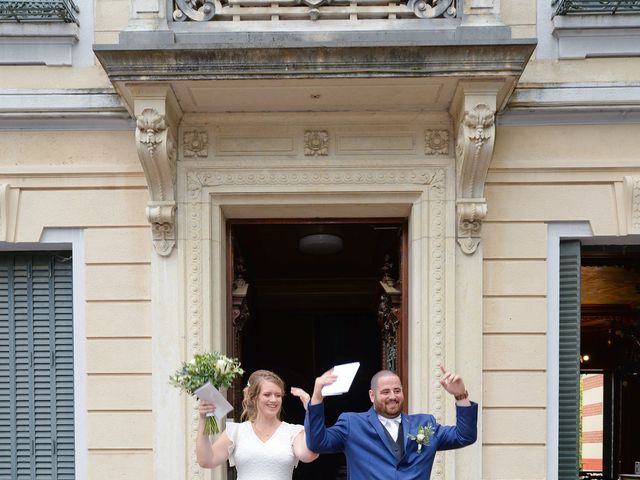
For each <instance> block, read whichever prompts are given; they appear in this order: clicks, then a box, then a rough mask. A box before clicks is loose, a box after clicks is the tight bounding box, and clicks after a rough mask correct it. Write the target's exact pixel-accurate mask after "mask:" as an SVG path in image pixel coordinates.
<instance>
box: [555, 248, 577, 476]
mask: <svg viewBox="0 0 640 480" xmlns="http://www.w3.org/2000/svg"><path fill="white" fill-rule="evenodd" d="M559 322H560V325H559V348H560V351H559V361H560V366H559V367H560V368H559V373H560V375H559V377H560V385H559V405H558V407H559V410H558V480H576V479H577V478H578V471H579V458H578V435H579V421H580V418H579V415H580V406H579V402H580V242H579V241H577V240H570V241H562V242H560V316H559Z"/></svg>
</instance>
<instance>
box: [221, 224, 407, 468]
mask: <svg viewBox="0 0 640 480" xmlns="http://www.w3.org/2000/svg"><path fill="white" fill-rule="evenodd" d="M317 232H323V234H328V235H334V236H336V237H339V239H340V241H341V243H342V247H341V249H340V250H339V251H336V252H333V253H329V254H314V253H309V252H305V251H302V250H301V242H300V240H301V239H302V238H305V237H309V236H310V235H315V234H317ZM406 237H407V228H406V221H405V220H404V219H400V220H398V219H392V220H366V221H365V220H349V221H343V220H339V221H337V220H336V221H327V220H323V221H322V223H320V222H318V221H304V220H300V221H292V220H287V221H270V222H265V221H253V222H251V221H249V222H248V221H243V222H229V224H228V251H229V256H228V261H229V263H228V264H229V271H228V282H229V283H228V285H229V288H228V292H229V293H228V304H229V305H230V308H229V322H228V325H227V332H228V339H227V345H228V351H229V352H231V354H232V355H234V356H237V357H238V358H239V359H240V360H241V362H242V365H243V368H244V369H245V371H246V375H245V378H244V379H243V380H242V382H238V384H237V385H236V386H235V388H234V389H233V391H232V392H231V396H232V398H233V403H234V406H235V408H236V413H235V415H234V416H235V417H236V418H237V417H239V415H240V411H241V407H240V402H241V387H242V385H244V384H245V383H246V378H247V377H248V375H249V374H250V373H251V372H252V371H254V370H257V369H261V368H264V369H268V370H273V371H274V372H276V373H277V374H279V375H280V376H281V377H282V378H283V380H284V381H285V383H286V384H287V387H290V386H298V387H301V388H304V389H305V390H307V391H309V392H310V390H311V389H312V387H313V382H314V379H315V377H316V376H318V375H319V374H321V373H322V372H323V371H325V370H327V369H329V368H331V367H332V366H333V365H335V364H339V363H346V362H351V361H359V362H361V367H360V371H359V372H358V375H357V376H356V379H355V380H354V384H353V385H352V388H351V390H350V391H349V392H348V393H347V394H344V395H341V396H339V397H332V398H331V399H329V400H328V401H327V402H326V404H325V411H326V416H327V422H328V423H330V424H331V423H333V422H335V420H336V419H337V417H338V415H339V414H340V413H342V412H343V411H364V410H367V409H368V408H369V407H370V406H371V403H370V401H369V398H368V394H367V392H368V390H369V382H370V379H371V376H372V375H373V374H374V373H375V372H377V371H378V370H380V369H382V368H387V369H392V370H395V371H397V372H398V374H399V375H400V377H401V379H402V380H403V383H404V385H405V389H406V382H407V350H406V345H407V328H406V312H407V309H406V305H405V303H406V298H407V296H406V291H407V280H406V279H407V254H406V245H407V238H406ZM283 414H284V418H283V419H284V420H285V421H287V422H290V423H302V422H303V419H304V409H303V408H302V405H301V404H300V402H299V401H298V400H297V399H296V398H294V397H292V396H288V397H287V398H285V401H284V403H283ZM237 419H238V418H237ZM294 478H304V479H305V480H311V479H322V480H329V479H339V478H346V469H345V460H344V457H343V456H342V454H339V455H334V456H332V455H324V456H322V457H321V458H320V459H319V460H317V461H316V462H314V463H312V464H309V465H300V466H299V467H298V468H297V469H296V472H295V473H294Z"/></svg>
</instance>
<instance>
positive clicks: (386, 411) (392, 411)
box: [374, 399, 402, 418]
mask: <svg viewBox="0 0 640 480" xmlns="http://www.w3.org/2000/svg"><path fill="white" fill-rule="evenodd" d="M374 410H375V411H376V412H377V413H378V414H380V415H382V416H383V417H389V418H394V417H397V416H398V415H400V412H401V411H402V401H401V400H397V399H396V400H378V399H376V401H375V404H374Z"/></svg>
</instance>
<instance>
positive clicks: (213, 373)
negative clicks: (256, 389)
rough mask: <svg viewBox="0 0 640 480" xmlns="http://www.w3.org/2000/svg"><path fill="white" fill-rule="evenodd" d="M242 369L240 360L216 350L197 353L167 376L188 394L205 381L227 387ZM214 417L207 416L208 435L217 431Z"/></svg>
mask: <svg viewBox="0 0 640 480" xmlns="http://www.w3.org/2000/svg"><path fill="white" fill-rule="evenodd" d="M243 373H244V370H242V368H240V362H238V360H237V359H235V358H229V357H227V356H225V355H222V354H220V353H218V352H213V353H198V354H196V355H194V357H193V359H192V360H191V361H190V362H184V363H183V364H182V366H181V367H180V368H179V369H178V370H177V371H176V373H175V374H173V375H172V376H170V377H169V382H171V384H172V385H173V386H174V387H177V388H179V389H180V390H181V391H183V392H187V393H188V394H189V395H194V394H195V391H196V390H197V389H198V388H200V387H201V386H203V385H204V384H205V383H207V382H211V385H213V386H214V387H216V388H217V389H218V390H221V389H225V388H229V387H230V386H231V384H232V383H233V380H234V378H236V377H237V376H238V375H242V374H243ZM219 431H220V429H219V428H218V422H217V420H216V417H214V416H213V415H212V416H207V419H206V421H205V432H206V433H207V434H208V435H212V434H214V433H218V432H219Z"/></svg>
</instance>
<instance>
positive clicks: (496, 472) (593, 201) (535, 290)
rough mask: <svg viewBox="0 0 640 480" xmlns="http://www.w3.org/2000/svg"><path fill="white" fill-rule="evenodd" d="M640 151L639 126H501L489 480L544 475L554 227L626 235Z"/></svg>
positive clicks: (487, 250)
mask: <svg viewBox="0 0 640 480" xmlns="http://www.w3.org/2000/svg"><path fill="white" fill-rule="evenodd" d="M634 131H635V132H636V134H634V133H633V132H634ZM612 145H615V148H612ZM638 148H640V139H638V135H637V125H632V126H624V125H609V126H600V125H589V126H566V127H563V126H548V127H501V128H499V129H498V132H497V134H496V148H495V154H494V159H493V162H492V164H491V169H490V171H489V175H488V178H487V185H486V190H485V192H486V196H487V200H488V207H489V213H488V218H487V221H486V223H485V224H484V227H483V229H484V233H483V240H482V241H483V246H484V272H483V282H484V288H483V297H484V320H483V323H484V326H483V349H484V359H483V360H484V367H483V369H484V378H483V383H484V392H483V398H482V403H483V412H482V414H483V424H484V439H483V465H484V468H483V470H484V471H483V478H484V479H486V480H489V479H491V480H494V479H495V480H497V479H501V480H502V479H503V480H507V479H508V480H514V479H522V480H524V479H544V478H546V475H547V473H546V435H547V432H546V425H547V417H546V413H547V410H546V403H547V402H546V395H547V372H546V369H547V366H546V365H547V351H546V349H547V343H546V342H547V339H546V332H547V294H548V293H547V285H546V281H547V271H546V268H547V264H546V260H547V258H546V257H547V228H548V222H553V221H587V222H589V223H590V224H591V227H592V229H593V231H594V235H595V236H609V235H610V236H616V235H620V234H622V233H624V232H625V231H626V230H627V225H626V224H625V218H626V216H625V215H623V214H622V213H623V212H624V211H625V210H628V209H629V208H630V207H631V205H627V204H626V203H625V201H624V198H623V197H622V196H621V195H619V190H620V187H621V185H622V182H623V177H624V176H625V175H638V174H640V166H639V163H638V157H637V152H638Z"/></svg>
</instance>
